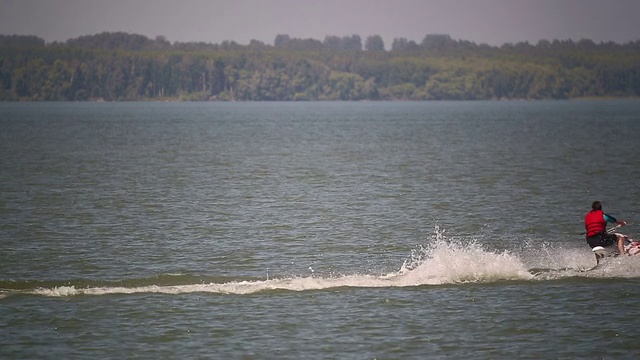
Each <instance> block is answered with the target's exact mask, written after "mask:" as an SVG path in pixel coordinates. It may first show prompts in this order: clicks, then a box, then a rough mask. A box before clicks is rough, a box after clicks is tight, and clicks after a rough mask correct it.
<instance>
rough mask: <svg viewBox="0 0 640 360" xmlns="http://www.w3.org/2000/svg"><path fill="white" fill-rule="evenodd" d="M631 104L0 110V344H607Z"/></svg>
mask: <svg viewBox="0 0 640 360" xmlns="http://www.w3.org/2000/svg"><path fill="white" fill-rule="evenodd" d="M639 139H640V100H595V101H513V102H500V101H486V102H485V101H479V102H354V103H350V102H310V103H306V102H304V103H293V102H292V103H277V102H276V103H0V194H1V195H0V196H1V197H0V335H1V336H0V358H7V359H19V358H29V359H34V358H38V359H48V358H51V359H54V358H68V359H96V358H113V359H122V358H136V359H159V358H160V359H193V358H211V359H374V358H377V359H440V358H452V359H460V358H473V359H515V358H518V359H578V358H579V359H586V358H593V359H600V358H605V359H623V358H629V359H632V358H636V357H637V356H640V345H638V342H637V341H636V340H635V335H636V333H637V330H638V328H639V327H640V317H639V315H640V259H635V258H632V257H624V258H616V259H609V261H607V262H606V263H603V264H602V265H600V266H598V267H597V268H595V269H593V270H589V269H591V268H592V267H593V266H594V265H595V258H594V257H593V255H592V254H591V253H590V250H589V248H588V246H587V245H586V243H585V241H584V238H583V235H581V232H582V231H584V230H583V226H582V220H583V216H584V214H585V212H586V211H587V210H589V207H590V205H591V202H592V201H594V200H600V201H602V202H603V204H604V210H605V211H606V212H608V213H610V214H612V215H613V216H616V217H619V218H621V219H624V220H627V221H628V222H629V223H630V225H629V226H627V227H626V228H623V229H621V230H622V231H624V232H625V233H626V234H628V235H630V236H631V237H632V238H633V237H636V238H640V236H639V235H638V230H639V229H640V225H638V224H640V214H638V210H639V209H640V181H638V179H640V141H639Z"/></svg>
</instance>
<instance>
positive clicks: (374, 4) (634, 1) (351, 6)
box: [0, 0, 640, 48]
mask: <svg viewBox="0 0 640 360" xmlns="http://www.w3.org/2000/svg"><path fill="white" fill-rule="evenodd" d="M103 31H110V32H113V31H125V32H128V33H136V34H141V35H146V36H148V37H151V38H155V37H156V36H158V35H163V36H165V37H166V38H167V40H169V41H171V42H174V41H181V42H186V41H204V42H208V43H221V42H222V41H224V40H233V41H236V42H238V43H240V44H248V43H249V41H250V40H251V39H256V40H259V41H262V42H264V43H266V44H273V40H274V39H275V37H276V35H278V34H288V35H289V36H290V37H294V38H313V39H317V40H321V41H322V40H324V38H325V36H326V35H337V36H350V35H353V34H357V35H360V36H361V38H362V40H363V42H364V40H365V39H366V38H367V36H369V35H376V34H377V35H380V36H382V38H383V40H384V42H385V46H386V47H387V48H389V47H390V45H391V42H392V41H393V39H394V38H397V37H404V38H407V39H409V40H414V41H416V42H420V41H421V40H422V39H423V38H424V36H425V35H426V34H449V35H450V36H451V37H452V38H454V39H461V40H470V41H473V42H476V43H478V44H480V43H487V44H490V45H502V44H504V43H516V42H520V41H529V42H531V43H534V44H535V43H537V42H538V40H541V39H547V40H553V39H561V40H564V39H572V40H575V41H577V40H580V39H583V38H586V39H591V40H594V41H595V42H601V41H615V42H618V43H625V42H628V41H636V40H640V0H315V1H313V0H0V34H4V35H12V34H20V35H36V36H39V37H41V38H43V39H45V41H47V42H52V41H65V40H67V39H69V38H75V37H78V36H82V35H92V34H97V33H101V32H103Z"/></svg>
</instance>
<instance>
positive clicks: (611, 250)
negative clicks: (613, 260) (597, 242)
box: [591, 226, 640, 264]
mask: <svg viewBox="0 0 640 360" xmlns="http://www.w3.org/2000/svg"><path fill="white" fill-rule="evenodd" d="M618 227H619V226H616V227H613V228H611V229H608V230H607V233H609V234H616V236H622V237H623V238H624V251H625V255H629V256H636V255H640V241H636V240H632V239H631V238H629V236H627V235H625V234H621V233H618V232H616V230H617V229H618ZM591 251H592V252H593V253H594V254H595V255H596V262H597V263H598V264H599V263H600V260H602V259H604V258H607V257H616V256H620V252H619V251H618V245H617V244H614V245H612V246H607V247H603V246H596V247H594V248H593V249H591Z"/></svg>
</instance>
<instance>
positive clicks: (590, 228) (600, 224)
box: [584, 210, 607, 237]
mask: <svg viewBox="0 0 640 360" xmlns="http://www.w3.org/2000/svg"><path fill="white" fill-rule="evenodd" d="M584 227H585V228H586V229H587V237H590V236H593V235H596V234H599V233H601V232H604V231H605V230H606V229H607V222H606V221H605V220H604V213H603V212H602V210H591V211H589V212H588V213H587V215H586V216H585V217H584Z"/></svg>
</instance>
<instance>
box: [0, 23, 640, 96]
mask: <svg viewBox="0 0 640 360" xmlns="http://www.w3.org/2000/svg"><path fill="white" fill-rule="evenodd" d="M637 96H640V41H635V42H629V43H626V44H618V43H613V42H606V43H604V42H603V43H598V44H596V43H594V42H593V41H591V40H588V39H583V40H580V41H577V42H576V41H572V40H553V41H548V40H541V41H539V42H538V43H536V44H530V43H528V42H521V43H517V44H511V43H508V44H504V45H502V46H489V45H486V44H476V43H474V42H470V41H466V40H455V39H452V38H451V37H450V36H448V35H443V34H429V35H426V36H425V37H424V38H423V40H422V41H421V42H419V43H417V42H415V41H412V40H407V39H406V38H396V39H394V40H393V42H392V44H391V46H390V49H389V50H385V44H384V42H383V40H382V38H381V37H380V36H379V35H373V36H368V37H367V38H366V39H365V41H364V42H363V41H362V39H361V38H360V36H359V35H352V36H344V37H339V36H326V37H325V39H324V41H320V40H316V39H298V38H291V37H290V36H288V35H286V34H280V35H277V36H276V38H275V40H274V43H273V45H268V44H264V43H262V42H260V41H257V40H252V41H251V42H250V43H249V44H248V45H240V44H238V43H236V42H233V41H225V42H222V43H221V44H210V43H202V42H184V43H183V42H174V43H170V42H169V41H168V40H167V39H166V38H164V37H162V36H158V37H156V38H155V39H151V38H148V37H146V36H143V35H137V34H128V33H123V32H116V33H101V34H96V35H88V36H81V37H78V38H74V39H69V40H67V41H66V42H53V43H49V44H46V43H45V41H44V40H42V39H40V38H38V37H35V36H19V35H0V100H1V101H43V100H44V101H58V100H64V101H84V100H106V101H114V100H115V101H119V100H169V99H171V100H172V99H179V100H223V101H233V100H237V101H289V100H480V99H570V98H582V97H637Z"/></svg>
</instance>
